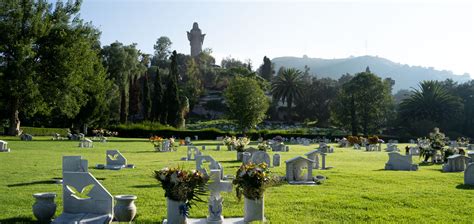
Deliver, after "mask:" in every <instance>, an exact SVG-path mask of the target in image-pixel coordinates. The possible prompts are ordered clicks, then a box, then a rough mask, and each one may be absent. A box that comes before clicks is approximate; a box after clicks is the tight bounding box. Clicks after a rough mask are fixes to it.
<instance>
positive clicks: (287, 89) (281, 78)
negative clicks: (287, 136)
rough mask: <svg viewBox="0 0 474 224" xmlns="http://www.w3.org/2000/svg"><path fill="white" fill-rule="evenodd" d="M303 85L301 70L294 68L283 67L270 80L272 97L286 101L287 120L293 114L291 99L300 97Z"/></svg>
mask: <svg viewBox="0 0 474 224" xmlns="http://www.w3.org/2000/svg"><path fill="white" fill-rule="evenodd" d="M303 85H304V82H303V79H302V72H301V71H300V70H297V69H294V68H289V69H284V70H283V71H282V72H281V74H279V75H278V76H277V77H275V79H274V80H273V82H272V87H271V88H272V89H271V91H272V95H273V99H275V100H277V101H278V100H281V101H282V102H283V103H285V102H286V105H287V108H288V111H287V112H288V119H289V120H291V119H292V115H293V112H292V110H291V109H292V105H293V101H294V100H297V99H299V98H300V97H301V95H302V87H303Z"/></svg>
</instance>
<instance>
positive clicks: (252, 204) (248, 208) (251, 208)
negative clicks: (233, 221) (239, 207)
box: [244, 197, 265, 223]
mask: <svg viewBox="0 0 474 224" xmlns="http://www.w3.org/2000/svg"><path fill="white" fill-rule="evenodd" d="M264 208H265V203H264V198H263V197H262V198H261V199H257V200H251V199H248V198H246V197H244V222H246V223H248V222H252V221H265V216H264Z"/></svg>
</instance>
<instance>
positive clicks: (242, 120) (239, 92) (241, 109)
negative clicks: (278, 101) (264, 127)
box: [224, 76, 269, 133]
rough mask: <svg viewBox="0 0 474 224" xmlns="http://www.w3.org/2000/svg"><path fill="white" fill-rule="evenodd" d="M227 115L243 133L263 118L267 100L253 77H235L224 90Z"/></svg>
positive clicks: (267, 103)
mask: <svg viewBox="0 0 474 224" xmlns="http://www.w3.org/2000/svg"><path fill="white" fill-rule="evenodd" d="M224 97H225V101H226V104H227V106H228V107H229V117H230V118H231V119H233V120H235V121H236V122H237V125H238V127H239V128H240V130H242V131H243V132H244V133H245V132H246V130H248V129H250V128H254V127H255V125H257V124H259V123H260V122H262V121H263V119H264V118H265V113H266V112H267V110H268V106H269V100H268V98H267V97H266V96H265V93H264V92H263V90H262V89H261V88H260V86H259V84H258V83H257V81H256V80H255V79H252V78H245V77H239V76H237V77H235V79H233V80H232V81H231V83H230V84H229V86H228V87H227V89H226V90H225V92H224Z"/></svg>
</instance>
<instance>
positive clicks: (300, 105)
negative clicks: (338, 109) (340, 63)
mask: <svg viewBox="0 0 474 224" xmlns="http://www.w3.org/2000/svg"><path fill="white" fill-rule="evenodd" d="M337 90H338V87H337V81H335V80H332V79H330V78H323V79H317V78H313V79H312V81H311V83H309V84H308V85H306V86H305V87H304V88H303V90H302V97H300V98H299V99H298V100H296V103H295V110H296V113H297V114H298V115H299V118H300V120H305V119H310V120H315V121H318V125H320V126H328V125H329V123H330V118H331V111H330V105H331V104H332V102H333V101H334V99H335V98H336V95H337Z"/></svg>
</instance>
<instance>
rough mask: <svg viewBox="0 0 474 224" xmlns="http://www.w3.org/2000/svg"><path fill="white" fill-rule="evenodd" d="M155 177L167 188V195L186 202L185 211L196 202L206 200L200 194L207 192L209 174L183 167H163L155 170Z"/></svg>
mask: <svg viewBox="0 0 474 224" xmlns="http://www.w3.org/2000/svg"><path fill="white" fill-rule="evenodd" d="M154 176H155V179H157V180H158V181H159V182H160V183H161V187H162V188H163V189H164V190H165V197H167V198H169V199H171V200H174V201H182V202H185V203H186V208H185V211H188V209H190V208H191V205H193V204H195V202H204V201H203V200H202V199H201V198H200V196H203V195H205V193H206V183H207V181H208V180H209V178H208V177H207V176H205V175H204V174H203V173H201V172H199V171H196V170H191V171H187V170H183V169H181V168H179V167H178V168H168V167H166V168H163V169H161V170H155V175H154Z"/></svg>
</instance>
